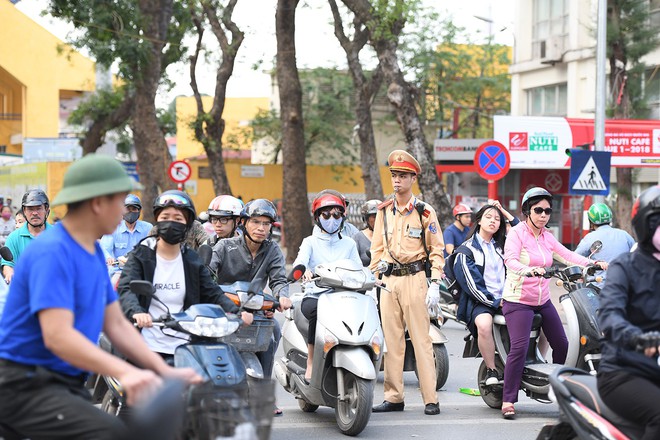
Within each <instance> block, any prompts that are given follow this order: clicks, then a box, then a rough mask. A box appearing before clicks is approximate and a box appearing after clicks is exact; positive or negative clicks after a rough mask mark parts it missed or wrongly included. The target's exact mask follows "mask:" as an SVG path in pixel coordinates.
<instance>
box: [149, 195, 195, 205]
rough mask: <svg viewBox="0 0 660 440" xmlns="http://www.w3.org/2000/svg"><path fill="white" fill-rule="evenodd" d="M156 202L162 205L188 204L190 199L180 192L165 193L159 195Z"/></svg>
mask: <svg viewBox="0 0 660 440" xmlns="http://www.w3.org/2000/svg"><path fill="white" fill-rule="evenodd" d="M154 204H158V205H162V206H188V204H189V202H188V200H187V199H186V198H185V197H183V196H180V195H178V194H163V195H160V196H158V198H157V199H156V202H155V203H154Z"/></svg>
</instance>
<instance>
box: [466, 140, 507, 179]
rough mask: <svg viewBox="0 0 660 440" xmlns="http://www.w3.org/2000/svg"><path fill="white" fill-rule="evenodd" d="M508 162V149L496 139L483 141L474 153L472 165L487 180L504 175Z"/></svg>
mask: <svg viewBox="0 0 660 440" xmlns="http://www.w3.org/2000/svg"><path fill="white" fill-rule="evenodd" d="M510 164H511V158H510V157H509V150H508V149H507V148H506V147H505V146H504V145H502V144H501V143H499V142H497V141H487V142H484V143H483V144H481V145H479V148H477V151H476V152H475V153H474V166H475V167H476V168H477V172H478V173H479V175H480V176H481V177H483V178H484V179H487V180H499V179H501V178H502V177H504V176H506V173H508V172H509V165H510Z"/></svg>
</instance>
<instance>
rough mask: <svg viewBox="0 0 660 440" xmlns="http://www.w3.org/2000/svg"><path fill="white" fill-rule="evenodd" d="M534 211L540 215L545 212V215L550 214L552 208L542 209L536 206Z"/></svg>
mask: <svg viewBox="0 0 660 440" xmlns="http://www.w3.org/2000/svg"><path fill="white" fill-rule="evenodd" d="M534 212H535V213H536V214H538V215H541V214H543V213H544V212H545V215H550V214H552V208H545V209H543V208H541V207H538V206H537V207H536V208H534Z"/></svg>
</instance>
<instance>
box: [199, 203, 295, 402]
mask: <svg viewBox="0 0 660 440" xmlns="http://www.w3.org/2000/svg"><path fill="white" fill-rule="evenodd" d="M276 218H277V210H276V208H275V205H273V203H271V202H270V201H269V200H266V199H256V200H252V201H250V202H248V203H247V204H246V205H245V207H244V208H243V209H242V210H241V213H240V220H239V222H240V223H239V225H238V227H239V229H240V230H241V231H242V234H241V235H239V236H236V237H231V238H227V239H225V240H220V241H218V242H217V244H216V245H215V247H214V248H213V257H212V259H211V264H210V269H211V271H213V272H215V274H216V277H217V278H216V281H217V282H218V284H220V285H223V284H232V283H235V282H236V281H250V288H251V289H254V291H255V292H261V291H263V290H264V288H265V287H266V283H268V285H269V286H270V289H271V291H272V293H273V296H275V298H277V299H278V300H279V302H280V308H279V310H280V311H283V310H286V309H289V308H291V300H290V299H289V286H288V284H287V280H286V273H285V260H284V255H282V251H281V250H280V247H279V246H278V245H277V243H275V242H273V241H272V240H270V235H271V230H272V226H273V222H274V221H275V219H276ZM273 316H274V315H273V312H266V317H267V318H273ZM274 322H275V327H274V328H273V340H272V341H271V345H270V347H268V350H267V351H265V352H261V353H258V354H257V357H258V358H259V361H260V362H261V365H262V367H263V369H264V377H266V378H270V377H271V375H272V372H273V363H274V362H275V352H276V351H277V347H278V346H279V343H280V338H281V336H282V331H281V329H280V325H279V323H278V322H277V320H274ZM281 413H282V412H281V411H280V410H279V409H277V408H276V409H275V414H276V415H280V414H281Z"/></svg>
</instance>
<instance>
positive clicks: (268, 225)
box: [250, 220, 273, 229]
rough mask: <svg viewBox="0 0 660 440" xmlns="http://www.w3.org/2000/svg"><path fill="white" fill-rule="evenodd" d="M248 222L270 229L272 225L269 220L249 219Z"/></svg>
mask: <svg viewBox="0 0 660 440" xmlns="http://www.w3.org/2000/svg"><path fill="white" fill-rule="evenodd" d="M250 223H252V224H253V225H254V226H257V227H259V226H262V227H263V228H264V229H270V228H271V226H273V223H271V222H262V221H259V220H250Z"/></svg>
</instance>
